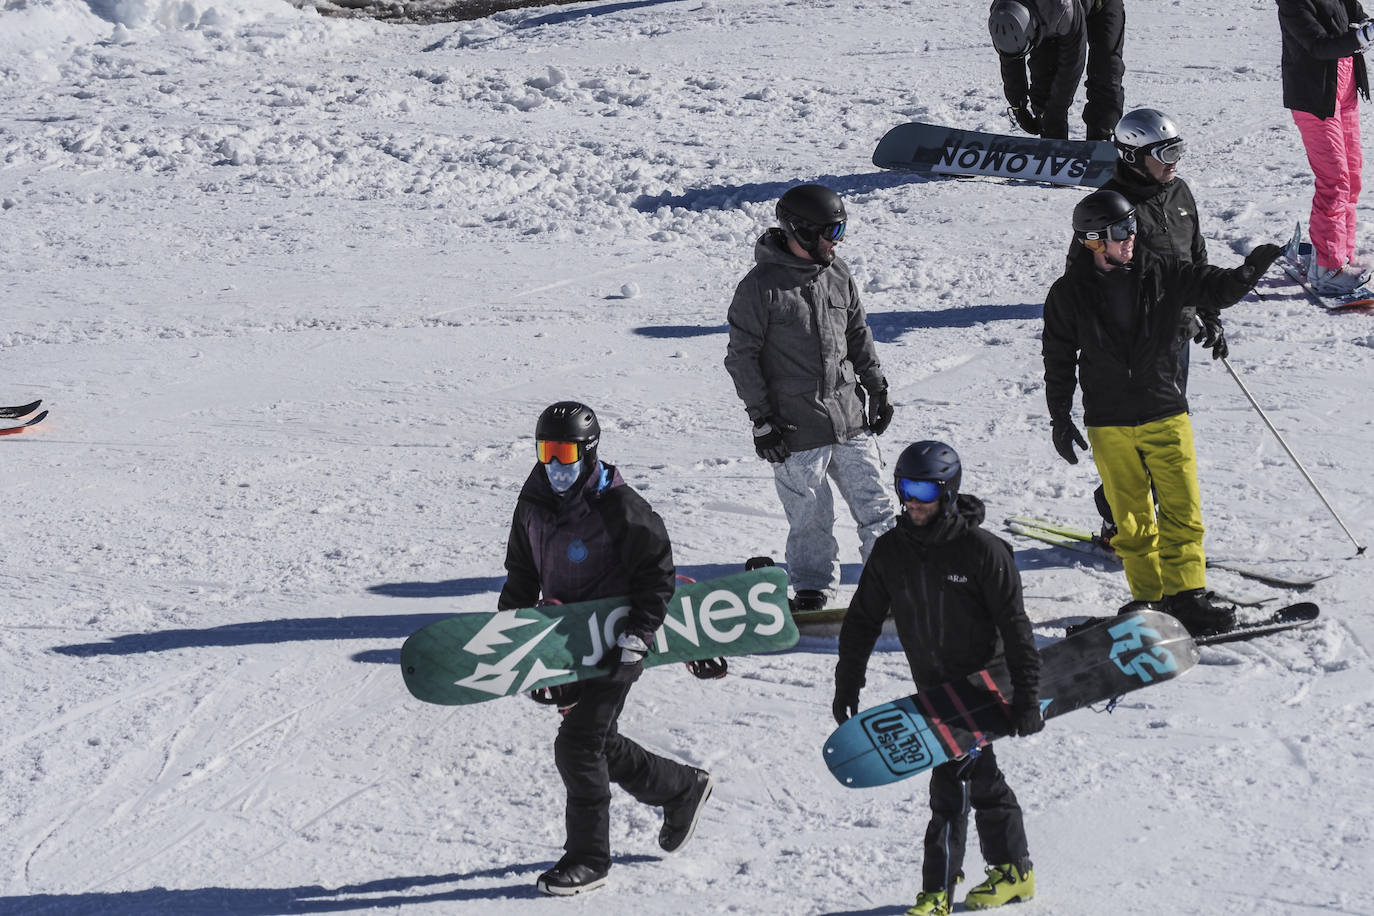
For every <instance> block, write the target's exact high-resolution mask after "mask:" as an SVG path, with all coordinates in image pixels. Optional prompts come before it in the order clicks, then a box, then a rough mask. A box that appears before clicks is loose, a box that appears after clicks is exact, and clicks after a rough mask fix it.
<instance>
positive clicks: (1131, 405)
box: [1040, 245, 1255, 426]
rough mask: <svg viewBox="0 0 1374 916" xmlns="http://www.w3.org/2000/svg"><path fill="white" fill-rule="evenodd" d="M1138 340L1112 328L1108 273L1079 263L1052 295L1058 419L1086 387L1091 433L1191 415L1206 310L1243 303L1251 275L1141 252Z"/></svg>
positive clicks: (1050, 402)
mask: <svg viewBox="0 0 1374 916" xmlns="http://www.w3.org/2000/svg"><path fill="white" fill-rule="evenodd" d="M1121 269H1123V270H1129V274H1128V275H1127V276H1128V277H1130V278H1131V281H1132V282H1133V284H1134V296H1135V299H1134V301H1135V306H1136V309H1135V312H1136V315H1135V318H1136V326H1135V330H1134V333H1132V334H1130V335H1128V336H1127V337H1125V338H1122V337H1120V336H1119V335H1116V334H1114V333H1113V332H1112V331H1111V329H1110V327H1109V326H1108V323H1107V322H1106V321H1104V320H1103V317H1102V312H1103V292H1102V285H1101V284H1102V280H1103V275H1102V274H1101V273H1099V272H1098V270H1097V268H1096V266H1095V264H1094V262H1093V260H1092V259H1091V258H1076V259H1074V261H1073V263H1071V264H1070V265H1069V267H1068V269H1066V270H1065V271H1064V275H1063V276H1062V277H1060V278H1059V279H1058V280H1056V281H1055V282H1054V285H1053V286H1051V287H1050V291H1049V295H1047V296H1046V297H1045V313H1044V314H1045V325H1044V329H1043V331H1042V332H1041V337H1040V348H1041V355H1042V356H1043V358H1044V361H1045V401H1046V404H1047V406H1048V407H1049V411H1050V417H1051V418H1052V419H1053V418H1063V419H1068V418H1069V415H1070V412H1071V411H1072V408H1073V393H1074V388H1075V386H1076V385H1078V386H1081V387H1082V389H1083V422H1084V423H1085V424H1086V425H1088V426H1140V425H1141V424H1144V423H1150V422H1152V421H1154V420H1162V419H1164V418H1165V417H1172V416H1177V415H1178V414H1181V413H1186V412H1187V411H1188V385H1187V372H1186V370H1185V369H1184V368H1183V365H1184V356H1183V352H1184V346H1185V345H1186V344H1187V342H1188V339H1189V338H1190V337H1192V335H1193V334H1194V333H1195V332H1196V322H1195V321H1194V316H1195V315H1196V314H1197V311H1198V309H1222V308H1227V307H1229V306H1231V305H1234V304H1235V303H1237V302H1239V301H1240V300H1241V298H1242V297H1243V296H1244V295H1245V294H1246V293H1247V292H1249V290H1250V288H1251V286H1253V285H1254V282H1255V280H1254V278H1253V277H1250V276H1248V274H1247V272H1246V271H1245V269H1244V268H1243V266H1242V267H1235V268H1230V269H1227V268H1224V267H1213V266H1211V265H1208V264H1189V263H1185V262H1182V261H1177V260H1173V259H1164V258H1159V257H1158V256H1156V255H1155V254H1154V253H1153V252H1152V251H1150V250H1149V249H1148V248H1147V247H1145V246H1143V245H1142V246H1140V247H1137V248H1136V249H1135V255H1134V258H1133V259H1132V262H1131V265H1130V267H1129V268H1121Z"/></svg>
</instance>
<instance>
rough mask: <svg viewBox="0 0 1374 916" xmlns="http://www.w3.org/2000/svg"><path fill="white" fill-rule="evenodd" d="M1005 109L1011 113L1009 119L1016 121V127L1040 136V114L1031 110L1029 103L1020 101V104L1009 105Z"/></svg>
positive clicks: (1033, 135)
mask: <svg viewBox="0 0 1374 916" xmlns="http://www.w3.org/2000/svg"><path fill="white" fill-rule="evenodd" d="M1007 111H1008V112H1009V113H1010V114H1011V119H1012V120H1013V121H1015V122H1016V126H1017V127H1019V128H1021V129H1022V130H1024V131H1025V132H1026V133H1028V134H1030V135H1031V136H1032V137H1038V136H1040V116H1039V115H1037V114H1036V113H1035V112H1034V111H1031V107H1030V105H1029V104H1027V103H1025V102H1022V103H1021V104H1020V105H1013V106H1011V107H1010V108H1008V109H1007Z"/></svg>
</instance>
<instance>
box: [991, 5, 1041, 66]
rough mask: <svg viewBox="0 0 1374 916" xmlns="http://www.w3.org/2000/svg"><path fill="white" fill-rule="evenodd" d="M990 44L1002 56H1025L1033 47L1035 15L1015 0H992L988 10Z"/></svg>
mask: <svg viewBox="0 0 1374 916" xmlns="http://www.w3.org/2000/svg"><path fill="white" fill-rule="evenodd" d="M988 33H989V34H990V35H992V46H993V47H994V48H996V49H997V53H998V54H1000V55H1002V56H1003V57H1025V56H1026V55H1027V54H1029V53H1030V49H1031V48H1033V47H1035V38H1036V28H1035V17H1034V16H1032V15H1031V11H1030V10H1029V9H1027V8H1026V5H1025V4H1024V3H1020V2H1017V0H993V4H992V9H991V10H990V11H989V12H988Z"/></svg>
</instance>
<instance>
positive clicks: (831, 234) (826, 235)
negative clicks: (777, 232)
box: [793, 219, 849, 244]
mask: <svg viewBox="0 0 1374 916" xmlns="http://www.w3.org/2000/svg"><path fill="white" fill-rule="evenodd" d="M848 224H849V221H848V220H843V219H842V220H840V221H839V222H838V223H827V224H826V225H824V226H821V227H819V228H817V227H816V226H803V225H794V226H793V231H794V232H796V233H797V235H798V236H799V237H800V238H801V239H802V241H804V242H806V243H807V244H815V242H816V240H817V239H825V240H826V241H827V242H831V243H839V242H840V241H842V240H843V239H844V230H845V227H846V226H847V225H848Z"/></svg>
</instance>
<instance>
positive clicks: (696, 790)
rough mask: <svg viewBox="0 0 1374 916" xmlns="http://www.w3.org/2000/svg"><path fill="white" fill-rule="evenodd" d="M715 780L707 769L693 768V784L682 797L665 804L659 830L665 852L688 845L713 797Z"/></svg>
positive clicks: (661, 844) (660, 841) (660, 840)
mask: <svg viewBox="0 0 1374 916" xmlns="http://www.w3.org/2000/svg"><path fill="white" fill-rule="evenodd" d="M714 784H715V780H713V779H712V778H711V774H710V773H708V772H706V771H705V770H698V769H696V768H695V767H693V768H692V784H691V785H690V786H688V787H687V791H686V792H685V793H683V795H682V798H681V799H680V800H678V801H672V802H669V803H668V804H666V805H664V806H663V829H662V830H660V831H659V832H658V845H659V847H660V848H662V849H663V851H664V852H677V851H678V850H679V849H681V848H682V847H684V846H686V845H687V841H688V840H690V839H691V838H692V834H693V833H694V832H695V831H696V829H697V818H699V817H701V809H702V808H704V807H706V799H708V798H710V797H711V787H712V786H713V785H714Z"/></svg>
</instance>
